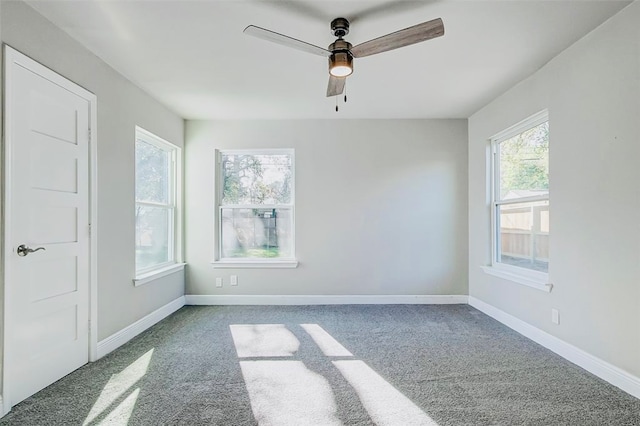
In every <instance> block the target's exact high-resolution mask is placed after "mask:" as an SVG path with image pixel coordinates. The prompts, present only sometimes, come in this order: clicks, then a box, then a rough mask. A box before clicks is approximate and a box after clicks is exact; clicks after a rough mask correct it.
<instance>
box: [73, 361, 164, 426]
mask: <svg viewBox="0 0 640 426" xmlns="http://www.w3.org/2000/svg"><path fill="white" fill-rule="evenodd" d="M152 357H153V349H151V350H150V351H148V352H146V353H145V354H144V355H142V356H141V357H140V358H138V359H137V360H135V361H134V362H132V363H131V364H129V366H128V367H127V368H125V369H124V370H122V371H121V372H120V373H118V374H114V375H113V376H111V378H110V379H109V381H108V382H107V384H106V385H105V386H104V388H103V389H102V392H100V396H99V397H98V399H97V400H96V402H95V404H93V407H91V410H90V411H89V415H88V416H87V418H86V419H85V420H84V423H83V425H88V424H90V423H91V422H92V421H93V420H95V419H96V418H97V417H98V416H100V415H101V414H103V413H104V412H105V411H106V410H107V409H108V408H109V407H110V406H111V405H112V404H113V403H115V402H116V401H117V400H118V399H119V398H120V397H121V396H122V395H124V393H125V392H126V391H127V390H128V389H130V388H131V387H133V385H134V384H136V382H137V381H138V380H140V379H141V378H142V377H143V376H144V375H145V374H147V370H148V369H149V363H150V362H151V358H152ZM134 393H135V398H133V404H135V399H136V398H137V395H138V393H137V392H133V393H132V394H131V395H129V396H128V397H127V398H126V399H125V400H124V401H122V402H121V403H120V405H118V406H117V407H116V408H115V409H114V410H113V412H115V411H117V410H120V411H121V412H126V407H128V406H129V405H127V404H129V403H127V404H125V405H124V406H123V404H124V403H125V401H128V400H129V401H131V400H130V398H131V397H132V395H133V394H134ZM121 406H122V407H121ZM131 410H132V411H133V405H131ZM113 412H112V413H111V414H113ZM130 415H131V412H129V416H130ZM108 417H109V416H108ZM125 424H126V422H125Z"/></svg>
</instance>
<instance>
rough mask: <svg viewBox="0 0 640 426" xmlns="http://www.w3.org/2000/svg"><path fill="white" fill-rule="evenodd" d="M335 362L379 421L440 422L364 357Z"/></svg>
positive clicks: (381, 424) (432, 425) (386, 424)
mask: <svg viewBox="0 0 640 426" xmlns="http://www.w3.org/2000/svg"><path fill="white" fill-rule="evenodd" d="M333 364H334V365H335V366H336V368H338V370H340V372H341V373H342V375H343V376H344V378H345V379H347V381H348V382H349V384H350V385H351V386H352V387H353V388H354V389H355V391H356V393H357V394H358V397H359V398H360V401H361V402H362V405H363V406H364V408H365V409H366V410H367V412H368V413H369V416H371V419H372V420H373V421H374V422H375V424H376V425H378V426H398V425H403V426H438V424H437V423H436V422H435V421H434V420H433V419H432V418H431V417H429V416H428V415H427V414H426V413H425V412H424V411H422V410H421V409H420V408H419V407H418V406H417V405H415V404H414V403H413V402H411V400H410V399H409V398H407V397H406V396H404V395H403V394H402V393H401V392H400V391H399V390H397V389H396V388H394V387H393V386H392V385H391V384H389V382H387V381H386V380H385V379H383V378H382V377H381V376H380V375H379V374H378V373H376V372H375V371H374V370H373V369H371V367H369V366H368V365H367V364H365V363H364V362H363V361H359V360H344V361H333Z"/></svg>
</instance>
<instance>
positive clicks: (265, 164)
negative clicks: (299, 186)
mask: <svg viewBox="0 0 640 426" xmlns="http://www.w3.org/2000/svg"><path fill="white" fill-rule="evenodd" d="M222 175H223V176H222V179H223V191H222V201H221V204H222V205H229V204H289V203H291V189H292V188H291V186H292V167H291V155H290V154H265V155H244V154H242V155H239V154H223V155H222Z"/></svg>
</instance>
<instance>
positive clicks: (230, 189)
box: [214, 150, 297, 267]
mask: <svg viewBox="0 0 640 426" xmlns="http://www.w3.org/2000/svg"><path fill="white" fill-rule="evenodd" d="M217 158H218V179H217V181H218V191H217V192H218V197H217V225H218V226H217V228H218V234H217V235H218V240H217V241H218V256H217V258H218V260H217V261H216V262H214V264H217V265H218V266H224V265H225V264H226V265H235V266H249V267H250V266H253V267H261V266H262V267H264V266H267V267H268V266H269V265H271V266H280V267H295V266H297V263H296V262H295V252H294V180H295V179H294V164H293V159H294V156H293V151H292V150H267V151H249V150H247V151H220V152H218V153H217Z"/></svg>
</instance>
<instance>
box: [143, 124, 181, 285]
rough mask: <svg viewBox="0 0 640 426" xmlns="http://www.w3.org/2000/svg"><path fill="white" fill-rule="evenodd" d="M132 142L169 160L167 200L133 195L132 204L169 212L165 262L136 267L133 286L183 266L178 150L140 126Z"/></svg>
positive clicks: (178, 148) (165, 274)
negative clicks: (146, 147) (150, 199)
mask: <svg viewBox="0 0 640 426" xmlns="http://www.w3.org/2000/svg"><path fill="white" fill-rule="evenodd" d="M135 132H136V133H135V144H136V145H137V144H138V141H142V142H144V143H147V144H149V145H153V146H155V147H156V148H158V149H160V150H162V151H165V152H168V153H169V154H170V158H171V162H170V165H169V194H168V202H167V203H158V202H153V201H138V200H137V194H135V195H136V196H135V207H136V208H137V207H138V206H143V207H157V208H164V209H167V210H168V211H169V215H170V220H169V230H168V234H169V237H168V239H169V256H168V257H169V261H167V262H164V263H160V264H157V265H153V266H149V267H146V268H141V269H138V267H137V265H136V275H135V278H134V279H133V283H134V285H135V286H140V285H143V284H147V283H149V282H152V281H154V280H156V279H158V278H161V277H164V276H167V275H169V274H173V273H174V272H178V271H181V270H183V269H184V265H185V263H184V262H183V261H182V244H181V241H182V226H181V225H182V167H181V166H182V149H181V148H180V147H179V146H177V145H174V144H172V143H171V142H168V141H166V140H164V139H162V138H161V137H158V136H156V135H154V134H153V133H151V132H149V131H148V130H145V129H143V128H142V127H139V126H136V128H135Z"/></svg>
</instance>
